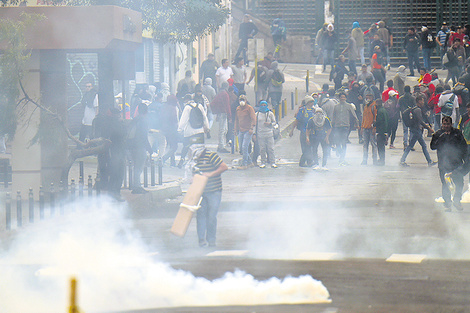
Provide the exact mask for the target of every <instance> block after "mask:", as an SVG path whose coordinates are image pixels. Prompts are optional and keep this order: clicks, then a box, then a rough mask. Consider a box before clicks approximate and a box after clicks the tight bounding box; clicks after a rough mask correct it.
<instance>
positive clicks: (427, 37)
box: [421, 26, 436, 72]
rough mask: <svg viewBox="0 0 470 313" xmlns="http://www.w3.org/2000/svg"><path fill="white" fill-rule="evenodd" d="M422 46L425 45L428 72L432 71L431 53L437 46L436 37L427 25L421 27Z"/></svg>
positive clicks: (424, 58)
mask: <svg viewBox="0 0 470 313" xmlns="http://www.w3.org/2000/svg"><path fill="white" fill-rule="evenodd" d="M421 46H422V47H423V63H424V68H425V69H426V71H427V72H430V71H431V54H432V51H433V49H434V48H435V47H436V39H435V38H434V35H433V33H432V32H431V30H430V29H429V28H428V27H427V26H423V27H421Z"/></svg>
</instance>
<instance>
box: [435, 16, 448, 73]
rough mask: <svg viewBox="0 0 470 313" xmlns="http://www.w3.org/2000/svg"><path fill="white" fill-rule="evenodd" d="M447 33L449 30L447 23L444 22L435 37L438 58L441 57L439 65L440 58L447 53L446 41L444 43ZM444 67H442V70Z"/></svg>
mask: <svg viewBox="0 0 470 313" xmlns="http://www.w3.org/2000/svg"><path fill="white" fill-rule="evenodd" d="M448 32H449V28H448V27H447V23H446V22H443V23H442V26H441V29H440V30H439V31H438V32H437V35H436V42H437V44H438V45H439V52H440V56H441V63H442V57H444V54H445V53H446V51H447V41H446V38H447V33H448ZM444 68H445V67H444V66H443V68H442V69H444Z"/></svg>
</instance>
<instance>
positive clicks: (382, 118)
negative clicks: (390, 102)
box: [374, 105, 388, 135]
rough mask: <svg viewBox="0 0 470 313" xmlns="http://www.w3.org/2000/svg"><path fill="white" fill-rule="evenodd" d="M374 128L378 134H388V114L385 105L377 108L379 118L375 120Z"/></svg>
mask: <svg viewBox="0 0 470 313" xmlns="http://www.w3.org/2000/svg"><path fill="white" fill-rule="evenodd" d="M374 126H375V131H376V133H377V134H380V135H385V134H386V133H387V132H388V113H387V110H386V109H385V108H384V107H383V105H381V106H379V107H377V117H376V118H375V125H374Z"/></svg>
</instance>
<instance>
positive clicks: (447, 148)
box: [431, 127, 467, 172]
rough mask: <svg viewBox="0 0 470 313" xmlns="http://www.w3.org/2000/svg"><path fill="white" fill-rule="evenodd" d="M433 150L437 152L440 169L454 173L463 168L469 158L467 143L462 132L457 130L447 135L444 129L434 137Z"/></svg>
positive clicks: (432, 141)
mask: <svg viewBox="0 0 470 313" xmlns="http://www.w3.org/2000/svg"><path fill="white" fill-rule="evenodd" d="M431 149H432V150H437V159H438V167H439V168H440V169H443V170H445V171H446V172H452V171H453V170H455V169H456V168H458V167H459V166H462V165H463V163H464V160H465V159H466V156H467V143H466V141H465V138H464V137H463V135H462V132H461V131H460V130H458V129H456V128H453V127H452V129H451V130H450V133H449V134H446V133H445V132H444V131H443V130H442V129H440V130H438V131H437V132H435V133H434V134H433V135H432V139H431Z"/></svg>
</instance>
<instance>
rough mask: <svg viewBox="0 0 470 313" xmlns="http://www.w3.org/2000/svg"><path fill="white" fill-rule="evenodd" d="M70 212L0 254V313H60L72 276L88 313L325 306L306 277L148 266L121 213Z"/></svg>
mask: <svg viewBox="0 0 470 313" xmlns="http://www.w3.org/2000/svg"><path fill="white" fill-rule="evenodd" d="M75 207H76V208H77V211H76V212H75V213H70V214H67V215H65V216H63V217H56V218H54V219H50V220H47V221H41V222H40V223H37V224H36V225H30V226H28V227H27V228H25V229H22V230H21V231H19V232H18V235H17V237H16V238H15V239H14V241H13V242H12V243H11V244H10V248H9V249H8V251H3V252H1V253H0V290H1V292H0V304H1V309H0V311H1V312H2V313H25V312H28V313H36V312H41V313H42V312H44V313H46V312H47V313H54V312H64V311H65V310H66V308H67V306H68V303H67V302H68V297H69V281H70V278H71V277H76V278H77V280H78V290H79V294H78V304H79V306H80V307H81V309H82V310H83V311H86V312H90V311H91V312H94V311H122V310H132V309H144V308H154V307H172V306H217V305H254V304H276V303H287V304H288V303H325V302H330V299H329V293H328V291H327V289H326V288H325V287H324V286H323V285H322V283H321V282H319V281H316V280H315V279H313V278H312V277H311V276H308V275H306V276H300V277H297V278H294V277H287V278H285V279H283V280H280V279H278V278H271V279H268V280H266V281H257V280H256V279H255V278H254V277H253V276H252V275H249V274H247V273H244V272H242V271H236V272H234V273H226V274H225V275H224V276H223V277H221V278H219V279H216V280H213V281H210V280H207V279H205V278H201V277H195V276H194V275H192V274H191V273H189V272H185V271H182V270H175V269H173V268H171V267H170V266H169V265H168V264H165V263H162V262H157V261H155V260H153V259H152V257H151V256H150V255H149V253H148V251H147V248H146V246H145V245H144V244H143V243H142V241H141V239H140V236H139V234H138V233H137V232H136V231H135V230H134V228H133V227H132V221H130V220H128V219H126V218H125V210H126V208H125V207H124V206H118V205H116V204H111V203H110V202H108V201H106V200H103V199H101V200H95V201H94V202H84V203H81V204H80V205H76V206H75ZM66 210H67V208H66ZM182 295H184V297H183V296H182Z"/></svg>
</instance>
